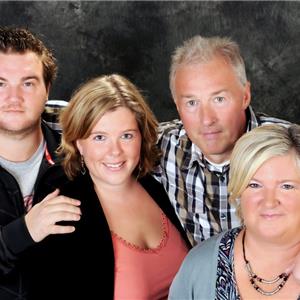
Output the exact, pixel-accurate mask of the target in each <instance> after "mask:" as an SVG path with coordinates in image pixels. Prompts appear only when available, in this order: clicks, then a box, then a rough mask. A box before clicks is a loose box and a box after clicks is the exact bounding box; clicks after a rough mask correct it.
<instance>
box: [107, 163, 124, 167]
mask: <svg viewBox="0 0 300 300" xmlns="http://www.w3.org/2000/svg"><path fill="white" fill-rule="evenodd" d="M122 164H123V163H122V162H121V163H117V164H106V166H107V167H109V168H120V167H121V166H122Z"/></svg>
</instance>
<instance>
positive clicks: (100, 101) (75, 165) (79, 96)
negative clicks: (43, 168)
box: [58, 74, 159, 179]
mask: <svg viewBox="0 0 300 300" xmlns="http://www.w3.org/2000/svg"><path fill="white" fill-rule="evenodd" d="M118 107H126V108H128V109H130V110H131V111H132V112H133V113H134V114H135V117H136V120H137V123H138V126H139V130H140V132H141V137H142V145H141V153H140V164H139V166H138V167H137V168H138V170H137V169H136V170H135V171H134V173H135V175H137V174H138V175H139V176H144V175H145V174H147V173H148V172H150V171H152V170H153V168H154V165H155V164H156V163H157V162H158V159H159V151H158V148H157V146H156V142H157V127H158V122H157V120H156V118H155V116H154V114H153V113H152V111H151V110H150V108H149V106H148V105H147V103H146V101H145V100H144V98H143V96H142V94H141V93H140V92H139V90H138V89H137V87H136V86H135V85H134V84H133V83H131V82H130V81H129V80H128V79H126V78H125V77H123V76H121V75H118V74H112V75H104V76H100V77H97V78H93V79H91V80H89V81H87V82H86V83H84V84H83V85H81V86H79V88H78V89H77V90H76V91H75V92H74V94H73V96H72V98H71V100H70V102H69V104H68V106H67V107H66V108H65V109H64V110H63V111H62V112H61V114H60V117H59V121H60V126H61V129H62V142H61V145H60V147H59V149H58V153H59V155H61V156H63V167H64V170H65V172H66V174H67V176H68V177H69V178H70V179H73V178H74V177H75V176H76V175H77V174H78V172H79V171H80V169H81V156H80V153H79V151H78V149H77V146H76V141H77V140H79V139H86V138H87V137H88V136H89V135H90V134H91V131H92V129H93V128H94V126H95V125H96V123H97V122H98V121H99V120H100V118H101V117H102V116H103V115H104V114H105V113H107V112H109V111H113V110H115V109H117V108H118Z"/></svg>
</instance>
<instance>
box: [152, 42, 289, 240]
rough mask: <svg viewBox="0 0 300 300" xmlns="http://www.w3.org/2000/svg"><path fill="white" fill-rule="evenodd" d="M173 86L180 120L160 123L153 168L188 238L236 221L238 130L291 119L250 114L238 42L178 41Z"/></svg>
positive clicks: (214, 231) (201, 236) (207, 234)
mask: <svg viewBox="0 0 300 300" xmlns="http://www.w3.org/2000/svg"><path fill="white" fill-rule="evenodd" d="M170 89H171V92H172V96H173V99H174V102H175V105H176V107H177V110H178V113H179V116H180V118H181V121H179V120H174V121H173V122H165V123H162V124H161V127H160V129H161V133H160V134H161V135H160V140H159V145H160V147H161V150H162V153H163V155H162V158H161V162H160V168H159V170H158V173H157V174H156V175H157V177H158V179H159V180H160V181H161V182H162V183H163V184H164V186H165V189H166V191H167V192H168V194H169V197H170V200H171V202H172V204H173V206H174V208H175V210H176V212H177V214H178V216H179V218H180V219H181V222H182V225H183V227H184V228H185V230H186V232H187V233H188V235H189V239H190V241H191V243H192V244H196V243H197V242H201V241H203V240H205V239H207V238H209V237H211V236H213V235H215V234H217V233H219V232H221V231H223V230H226V229H230V228H232V227H235V226H238V225H239V220H238V218H237V217H236V215H235V208H234V207H232V206H231V205H230V204H229V203H228V193H227V183H228V171H229V160H230V154H231V151H232V148H233V146H234V144H235V142H236V141H237V140H238V138H239V137H240V136H241V135H243V133H245V132H247V131H249V130H251V129H253V128H255V127H257V126H260V125H263V124H267V123H281V124H283V125H286V126H287V125H288V122H286V121H283V120H279V119H276V118H271V117H267V116H265V115H262V114H255V113H254V112H253V110H252V108H251V106H250V101H251V92H250V83H249V81H248V80H247V77H246V71H245V65H244V61H243V59H242V57H241V55H240V51H239V47H238V45H237V44H236V43H235V42H233V41H231V40H230V39H229V38H220V37H210V38H204V37H201V36H195V37H193V38H191V39H190V40H187V41H185V42H184V44H183V45H182V46H180V47H178V48H177V49H176V51H175V52H174V55H173V56H172V63H171V69H170Z"/></svg>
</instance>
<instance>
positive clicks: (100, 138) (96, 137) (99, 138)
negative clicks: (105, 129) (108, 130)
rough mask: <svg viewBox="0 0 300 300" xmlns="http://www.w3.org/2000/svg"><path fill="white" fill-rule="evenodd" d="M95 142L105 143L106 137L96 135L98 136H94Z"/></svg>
mask: <svg viewBox="0 0 300 300" xmlns="http://www.w3.org/2000/svg"><path fill="white" fill-rule="evenodd" d="M94 140H95V141H104V140H105V136H104V135H96V136H94Z"/></svg>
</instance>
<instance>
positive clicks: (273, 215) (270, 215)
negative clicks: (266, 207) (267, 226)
mask: <svg viewBox="0 0 300 300" xmlns="http://www.w3.org/2000/svg"><path fill="white" fill-rule="evenodd" d="M261 216H262V217H263V218H264V219H266V220H274V219H277V218H279V217H281V214H278V213H263V214H261Z"/></svg>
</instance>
